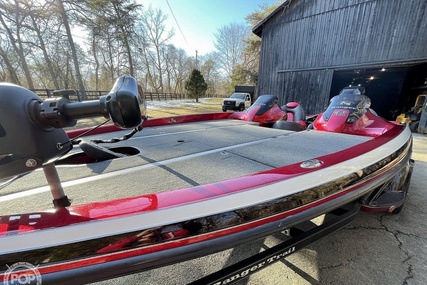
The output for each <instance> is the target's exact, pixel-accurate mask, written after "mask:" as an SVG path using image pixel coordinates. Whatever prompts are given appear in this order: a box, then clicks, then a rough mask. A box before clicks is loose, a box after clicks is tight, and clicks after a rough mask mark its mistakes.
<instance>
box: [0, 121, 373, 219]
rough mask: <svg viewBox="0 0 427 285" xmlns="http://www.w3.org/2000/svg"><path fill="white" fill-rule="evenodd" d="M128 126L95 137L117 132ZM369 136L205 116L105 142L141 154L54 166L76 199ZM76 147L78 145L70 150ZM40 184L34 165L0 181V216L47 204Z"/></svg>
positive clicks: (300, 155) (318, 152)
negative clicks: (4, 183) (14, 177)
mask: <svg viewBox="0 0 427 285" xmlns="http://www.w3.org/2000/svg"><path fill="white" fill-rule="evenodd" d="M127 132H128V131H121V132H117V133H106V134H103V135H101V136H99V135H98V136H96V138H97V139H99V138H103V139H109V138H111V137H120V136H122V135H123V134H125V133H127ZM91 138H93V137H87V139H91ZM370 139H371V138H368V137H361V136H353V135H345V134H337V133H325V132H319V131H315V130H309V131H302V132H292V131H285V130H279V129H272V128H263V127H259V126H258V125H256V124H254V123H251V122H245V121H235V120H218V121H205V122H198V123H186V124H175V125H169V126H162V127H150V128H145V129H144V130H142V131H141V132H140V133H138V134H136V135H135V136H134V137H132V138H131V139H129V140H127V141H123V142H120V143H116V144H104V145H105V146H107V147H119V146H133V147H136V148H138V149H139V150H140V154H138V155H133V156H129V157H125V158H119V159H114V160H108V161H103V162H98V163H90V164H79V165H61V166H58V167H57V168H58V173H59V176H60V178H61V181H62V182H63V186H64V189H65V192H66V193H67V195H68V197H70V198H71V199H72V203H73V204H74V205H77V204H81V203H88V202H93V201H105V200H111V199H114V198H121V197H129V196H136V195H142V194H149V193H155V192H161V191H168V190H171V189H179V188H186V187H191V186H196V185H201V184H207V183H213V182H218V181H221V180H225V179H231V178H236V177H240V176H244V175H248V174H251V173H256V172H259V171H264V170H269V169H272V168H276V167H279V166H283V165H288V164H292V163H296V162H301V161H305V160H308V159H312V158H315V157H319V156H323V155H326V154H331V153H335V152H337V151H340V150H343V149H346V148H349V147H352V146H354V145H357V144H359V143H362V142H365V141H367V140H370ZM77 151H80V150H79V148H78V147H76V148H75V149H74V150H73V152H77ZM45 185H46V179H45V177H44V174H43V171H42V170H37V171H34V172H32V173H30V174H28V175H25V176H23V177H21V178H19V179H18V180H16V181H14V182H13V183H11V184H10V185H8V186H6V187H4V188H3V189H1V190H0V215H1V214H12V213H14V212H22V210H23V209H22V206H23V205H25V211H39V210H44V209H49V208H51V207H52V206H51V196H50V193H49V189H48V188H47V187H46V186H45ZM17 193H20V194H21V196H19V198H17V197H18V196H17V195H18V194H17ZM14 195H15V196H14ZM18 199H19V203H16V202H17V201H16V200H18ZM35 201H36V202H35Z"/></svg>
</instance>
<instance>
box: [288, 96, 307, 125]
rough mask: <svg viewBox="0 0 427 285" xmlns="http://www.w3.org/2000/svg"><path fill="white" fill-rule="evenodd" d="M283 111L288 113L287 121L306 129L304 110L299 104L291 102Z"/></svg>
mask: <svg viewBox="0 0 427 285" xmlns="http://www.w3.org/2000/svg"><path fill="white" fill-rule="evenodd" d="M282 110H283V111H285V112H286V113H287V114H286V121H288V122H295V123H298V124H300V125H301V126H302V127H303V128H304V129H305V128H306V127H307V125H306V123H305V111H304V108H303V107H302V106H301V105H300V104H299V103H298V102H289V103H287V104H286V105H283V106H282Z"/></svg>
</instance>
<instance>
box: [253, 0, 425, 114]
mask: <svg viewBox="0 0 427 285" xmlns="http://www.w3.org/2000/svg"><path fill="white" fill-rule="evenodd" d="M253 32H254V33H255V34H256V35H258V36H259V37H261V38H262V44H261V57H260V68H259V76H258V94H260V95H261V94H275V95H277V96H278V97H279V99H280V103H281V104H284V103H286V102H289V101H298V102H300V103H301V104H302V105H303V107H304V108H305V110H306V112H307V113H308V114H315V113H319V112H322V111H323V110H324V109H325V107H326V106H327V105H328V102H329V100H330V98H332V97H333V96H335V95H337V94H338V93H339V91H340V90H341V89H342V88H344V87H346V86H349V85H352V86H355V85H356V86H357V85H361V86H363V87H365V90H366V95H368V96H369V97H370V98H371V101H372V108H373V109H374V110H375V111H376V112H377V113H378V114H380V115H381V116H383V117H385V118H388V119H395V118H396V116H397V115H399V114H400V113H401V112H402V111H405V110H407V109H409V108H410V107H411V106H413V105H414V102H415V99H416V97H417V95H418V94H420V93H422V92H426V90H427V0H287V1H285V2H284V3H283V4H282V5H280V6H279V7H278V8H277V9H276V10H275V11H273V12H272V13H271V14H270V15H269V16H268V17H267V18H265V19H264V20H263V21H262V22H260V23H259V24H258V25H257V26H255V27H254V28H253Z"/></svg>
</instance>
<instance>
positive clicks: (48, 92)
mask: <svg viewBox="0 0 427 285" xmlns="http://www.w3.org/2000/svg"><path fill="white" fill-rule="evenodd" d="M30 90H31V91H33V92H34V93H36V94H37V95H38V96H39V97H40V98H42V99H43V100H45V99H47V98H54V97H60V96H63V95H64V94H67V93H70V92H65V93H64V94H61V93H58V91H56V92H54V90H53V89H30ZM108 92H110V91H103V90H96V91H95V90H86V91H85V94H86V97H85V99H84V100H83V98H82V97H83V96H81V92H80V91H78V90H75V92H71V93H72V94H68V95H67V96H68V98H69V99H70V100H72V101H85V100H98V99H99V97H101V96H102V95H106V94H108ZM145 97H146V99H147V101H171V100H184V99H187V97H186V96H185V94H183V93H158V92H145ZM223 97H226V96H224V95H219V94H205V96H203V98H223Z"/></svg>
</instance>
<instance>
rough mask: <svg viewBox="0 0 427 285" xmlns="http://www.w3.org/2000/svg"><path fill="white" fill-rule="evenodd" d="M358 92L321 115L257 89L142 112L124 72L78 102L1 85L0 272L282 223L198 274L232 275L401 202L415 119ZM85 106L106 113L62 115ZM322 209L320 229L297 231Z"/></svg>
mask: <svg viewBox="0 0 427 285" xmlns="http://www.w3.org/2000/svg"><path fill="white" fill-rule="evenodd" d="M363 93H364V92H363V90H362V89H361V88H345V89H344V90H343V91H342V92H341V93H340V94H339V95H337V96H335V97H334V98H333V99H332V100H331V102H330V104H329V106H328V107H327V109H326V110H325V111H324V112H323V113H322V114H319V115H317V116H306V114H305V113H304V110H303V108H302V106H301V105H299V104H298V103H296V102H290V103H288V104H286V105H284V106H282V107H280V106H279V105H278V98H277V97H276V96H274V95H262V96H259V98H258V99H257V101H256V102H255V103H254V104H253V105H252V106H251V107H250V108H248V109H247V110H246V111H242V112H234V113H229V112H222V113H208V114H195V115H185V116H173V117H167V118H148V117H147V114H146V100H145V97H144V93H143V91H142V89H141V87H140V86H139V85H138V83H137V81H136V80H135V79H134V78H132V77H130V76H121V77H120V78H118V79H117V81H116V83H115V85H114V86H113V88H112V90H111V92H110V93H109V94H107V95H104V96H101V97H100V99H99V100H94V101H83V102H74V101H72V100H71V99H70V92H69V91H59V92H57V93H56V94H58V95H59V97H57V98H49V99H46V100H41V99H40V97H39V96H37V95H36V94H34V93H32V92H31V91H29V90H27V89H25V88H23V87H19V86H16V85H13V84H8V83H2V84H0V179H1V181H2V184H1V189H0V195H1V196H0V283H2V284H18V283H16V281H19V282H21V283H19V284H43V285H45V284H84V283H89V282H94V281H99V280H104V279H108V278H112V277H117V276H121V275H125V274H131V273H135V272H140V271H144V270H149V269H153V268H157V267H161V266H165V265H169V264H173V263H177V262H181V261H185V260H188V259H192V258H196V257H200V256H204V255H207V254H211V253H214V252H218V251H220V250H223V249H227V248H230V247H234V246H236V245H239V244H242V243H245V242H248V241H252V240H255V239H259V238H262V237H265V236H267V235H270V234H272V233H275V232H278V231H284V230H290V229H291V230H290V231H289V237H290V241H289V242H287V243H285V244H284V245H283V246H282V247H281V248H280V249H279V248H276V249H275V250H274V251H271V252H269V251H266V252H264V255H263V256H256V257H255V259H252V260H250V261H246V263H241V264H237V265H236V266H235V268H233V269H232V270H231V271H230V270H229V271H227V272H220V274H219V275H218V274H217V275H215V274H214V275H215V276H214V275H212V276H208V277H209V278H208V279H206V278H205V279H203V280H201V281H200V280H199V281H195V282H196V283H195V284H209V283H210V284H229V283H231V282H232V281H233V282H234V281H236V280H238V279H240V278H244V277H246V276H247V275H248V274H249V273H251V272H252V271H256V270H258V269H260V268H261V267H263V266H264V265H268V264H270V263H272V262H273V261H276V260H279V259H280V258H281V257H284V256H286V255H289V254H291V253H293V252H295V251H296V250H298V249H299V248H301V247H303V246H305V245H306V244H307V243H308V242H310V241H311V240H315V239H317V238H320V237H321V236H324V235H326V234H327V233H328V232H330V231H332V230H335V229H338V228H339V227H341V226H342V225H344V224H345V223H346V222H347V221H349V220H350V218H351V217H352V216H354V214H355V213H357V211H358V210H359V209H360V208H362V209H364V210H367V211H387V212H392V213H398V212H399V211H400V209H401V208H402V206H403V203H404V201H405V198H406V194H407V191H408V188H409V181H410V177H411V173H412V166H413V161H412V160H411V158H410V157H411V150H412V136H411V132H410V130H409V128H408V127H407V126H406V125H404V124H398V123H395V122H390V121H387V120H385V119H383V118H381V117H379V116H377V115H376V114H375V112H374V111H373V110H372V109H371V108H370V99H369V98H368V97H367V96H366V95H364V94H363ZM94 116H104V117H105V118H106V120H111V121H112V124H101V125H99V126H97V127H95V128H81V129H72V128H69V127H72V126H74V125H75V124H76V122H77V120H80V119H83V118H90V117H94ZM52 200H53V206H52ZM340 211H341V214H339V212H340ZM326 213H328V214H331V213H332V214H335V216H336V219H335V220H333V222H330V223H329V224H326V225H325V226H324V227H323V228H321V229H320V230H316V229H312V230H309V231H305V232H301V231H300V232H299V233H296V231H293V230H292V229H296V228H297V227H298V225H300V224H301V223H303V222H306V221H309V220H310V219H313V218H315V217H317V216H319V215H322V214H326ZM242 262H245V261H242ZM190 281H192V280H189V282H190ZM14 282H15V283H14ZM22 282H28V283H22ZM31 282H32V283H31ZM41 282H42V283H41ZM197 282H199V283H197Z"/></svg>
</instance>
